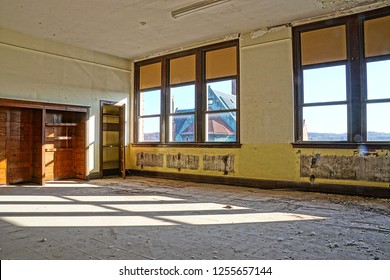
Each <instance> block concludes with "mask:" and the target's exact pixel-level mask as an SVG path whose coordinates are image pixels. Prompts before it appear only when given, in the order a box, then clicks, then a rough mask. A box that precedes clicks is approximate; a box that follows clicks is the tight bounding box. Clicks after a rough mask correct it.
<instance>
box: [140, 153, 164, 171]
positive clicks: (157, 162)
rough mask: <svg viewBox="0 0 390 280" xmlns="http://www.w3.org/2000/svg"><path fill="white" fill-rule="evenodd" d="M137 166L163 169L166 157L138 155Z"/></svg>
mask: <svg viewBox="0 0 390 280" xmlns="http://www.w3.org/2000/svg"><path fill="white" fill-rule="evenodd" d="M136 165H137V166H141V168H143V167H144V166H151V167H163V166H164V155H163V154H148V153H144V152H140V153H137V156H136Z"/></svg>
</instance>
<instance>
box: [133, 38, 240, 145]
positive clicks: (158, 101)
mask: <svg viewBox="0 0 390 280" xmlns="http://www.w3.org/2000/svg"><path fill="white" fill-rule="evenodd" d="M238 83H239V79H238V41H231V42H226V43H220V44H216V45H212V46H207V47H202V48H197V49H194V50H189V51H185V52H181V53H175V54H172V55H167V56H163V57H159V58H156V59H152V60H147V61H142V62H138V63H136V64H135V92H136V101H135V106H136V110H135V111H136V116H135V120H136V121H135V126H136V129H135V131H136V133H135V142H136V143H139V144H153V143H154V144H158V145H161V144H164V145H198V144H199V145H200V144H202V145H204V144H208V145H222V144H223V145H234V144H238V142H239V135H238V132H239V129H238V123H239V122H238V116H239V111H238V108H239V105H238V104H239V103H238V102H239V98H238V96H239V95H238V92H239V90H238Z"/></svg>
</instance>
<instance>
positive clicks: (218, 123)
mask: <svg viewBox="0 0 390 280" xmlns="http://www.w3.org/2000/svg"><path fill="white" fill-rule="evenodd" d="M206 141H207V142H236V112H228V113H217V114H206Z"/></svg>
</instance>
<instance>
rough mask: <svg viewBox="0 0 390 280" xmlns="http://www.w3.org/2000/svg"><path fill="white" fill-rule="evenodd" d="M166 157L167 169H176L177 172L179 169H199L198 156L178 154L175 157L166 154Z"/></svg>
mask: <svg viewBox="0 0 390 280" xmlns="http://www.w3.org/2000/svg"><path fill="white" fill-rule="evenodd" d="M166 157H167V167H168V168H176V169H178V170H179V171H180V170H181V169H192V170H196V169H199V156H194V155H185V154H181V153H178V154H177V155H171V154H168V155H167V156H166Z"/></svg>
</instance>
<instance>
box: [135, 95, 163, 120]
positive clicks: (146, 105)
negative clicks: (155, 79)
mask: <svg viewBox="0 0 390 280" xmlns="http://www.w3.org/2000/svg"><path fill="white" fill-rule="evenodd" d="M160 110H161V91H160V90H153V91H141V94H140V115H141V116H148V115H158V114H160Z"/></svg>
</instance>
